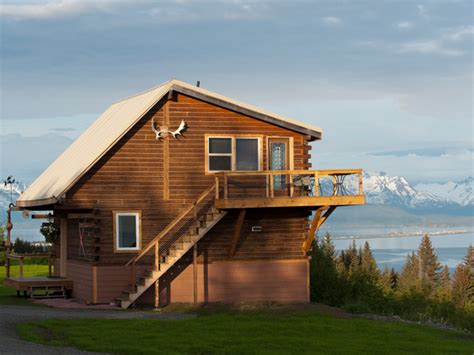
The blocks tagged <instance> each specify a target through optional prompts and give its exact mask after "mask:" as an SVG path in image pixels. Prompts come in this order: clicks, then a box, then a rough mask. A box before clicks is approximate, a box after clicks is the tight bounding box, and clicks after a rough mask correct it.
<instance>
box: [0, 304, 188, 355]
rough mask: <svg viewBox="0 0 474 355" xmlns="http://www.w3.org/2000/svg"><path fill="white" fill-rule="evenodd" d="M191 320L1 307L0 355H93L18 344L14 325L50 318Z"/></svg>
mask: <svg viewBox="0 0 474 355" xmlns="http://www.w3.org/2000/svg"><path fill="white" fill-rule="evenodd" d="M192 317H194V316H193V315H189V314H171V313H163V314H161V313H153V312H139V311H123V310H116V311H109V310H88V309H58V308H49V307H34V306H31V307H30V306H7V305H0V354H27V353H32V352H36V354H93V353H88V352H83V351H79V350H76V349H73V348H59V347H52V346H46V345H40V344H35V343H29V342H26V341H23V340H21V339H20V338H19V337H18V335H17V334H16V330H15V326H16V324H17V323H23V322H29V321H36V320H39V321H41V320H46V319H50V318H61V319H80V318H101V319H137V318H138V319H140V318H141V319H145V318H153V319H164V320H167V319H168V320H177V319H188V318H192Z"/></svg>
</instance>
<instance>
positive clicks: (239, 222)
mask: <svg viewBox="0 0 474 355" xmlns="http://www.w3.org/2000/svg"><path fill="white" fill-rule="evenodd" d="M246 212H247V210H246V209H245V208H243V209H241V210H240V212H239V216H238V217H237V221H236V223H235V227H234V236H233V238H232V240H231V241H230V245H229V258H231V257H233V256H234V254H235V249H236V248H237V243H238V242H239V239H240V234H241V231H242V225H243V224H244V219H245V213H246Z"/></svg>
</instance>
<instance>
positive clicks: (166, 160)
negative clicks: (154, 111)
mask: <svg viewBox="0 0 474 355" xmlns="http://www.w3.org/2000/svg"><path fill="white" fill-rule="evenodd" d="M163 125H164V126H165V127H169V125H170V116H169V106H168V102H165V104H164V106H163ZM169 138H170V137H164V141H163V200H169V199H170V184H169V178H170V139H169Z"/></svg>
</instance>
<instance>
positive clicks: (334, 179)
mask: <svg viewBox="0 0 474 355" xmlns="http://www.w3.org/2000/svg"><path fill="white" fill-rule="evenodd" d="M332 195H333V196H336V195H337V177H336V175H333V176H332Z"/></svg>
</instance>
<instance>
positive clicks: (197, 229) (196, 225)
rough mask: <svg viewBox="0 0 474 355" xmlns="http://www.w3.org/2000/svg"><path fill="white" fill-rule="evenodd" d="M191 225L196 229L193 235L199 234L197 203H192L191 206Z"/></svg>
mask: <svg viewBox="0 0 474 355" xmlns="http://www.w3.org/2000/svg"><path fill="white" fill-rule="evenodd" d="M193 224H194V226H195V228H196V230H195V233H196V235H198V234H199V223H198V218H197V202H196V201H194V206H193Z"/></svg>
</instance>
